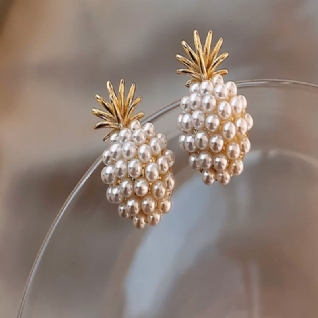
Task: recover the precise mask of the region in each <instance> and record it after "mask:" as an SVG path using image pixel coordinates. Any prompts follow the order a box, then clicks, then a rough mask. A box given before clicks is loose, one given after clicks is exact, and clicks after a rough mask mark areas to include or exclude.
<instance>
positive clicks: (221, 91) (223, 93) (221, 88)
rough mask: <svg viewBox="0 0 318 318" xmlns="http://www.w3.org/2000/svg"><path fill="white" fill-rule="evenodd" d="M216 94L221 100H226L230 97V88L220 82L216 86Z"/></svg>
mask: <svg viewBox="0 0 318 318" xmlns="http://www.w3.org/2000/svg"><path fill="white" fill-rule="evenodd" d="M214 96H215V97H216V98H217V99H219V100H225V99H227V97H228V90H227V88H226V86H225V85H224V84H218V85H216V86H215V88H214Z"/></svg>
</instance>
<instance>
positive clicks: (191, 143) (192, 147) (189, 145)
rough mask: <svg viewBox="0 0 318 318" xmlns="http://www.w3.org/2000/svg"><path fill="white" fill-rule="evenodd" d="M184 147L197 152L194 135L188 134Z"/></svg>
mask: <svg viewBox="0 0 318 318" xmlns="http://www.w3.org/2000/svg"><path fill="white" fill-rule="evenodd" d="M184 147H185V149H186V150H187V151H188V152H195V151H196V150H197V147H196V145H195V141H194V136H192V135H187V136H186V138H185V142H184Z"/></svg>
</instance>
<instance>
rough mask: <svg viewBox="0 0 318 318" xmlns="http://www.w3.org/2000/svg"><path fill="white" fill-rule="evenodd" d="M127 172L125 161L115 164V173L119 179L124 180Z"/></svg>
mask: <svg viewBox="0 0 318 318" xmlns="http://www.w3.org/2000/svg"><path fill="white" fill-rule="evenodd" d="M127 170H128V168H127V163H126V161H125V160H122V159H120V160H118V161H117V162H116V163H115V169H114V173H115V175H116V176H117V177H118V178H120V179H122V178H123V177H125V176H126V175H127Z"/></svg>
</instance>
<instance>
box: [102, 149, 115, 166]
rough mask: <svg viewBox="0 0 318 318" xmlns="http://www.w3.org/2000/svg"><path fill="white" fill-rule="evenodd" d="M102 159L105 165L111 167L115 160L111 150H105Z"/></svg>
mask: <svg viewBox="0 0 318 318" xmlns="http://www.w3.org/2000/svg"><path fill="white" fill-rule="evenodd" d="M102 158H103V162H104V164H105V165H109V164H111V163H112V161H113V158H112V156H111V154H110V150H109V149H106V150H104V152H103V156H102Z"/></svg>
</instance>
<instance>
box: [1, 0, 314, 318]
mask: <svg viewBox="0 0 318 318" xmlns="http://www.w3.org/2000/svg"><path fill="white" fill-rule="evenodd" d="M317 13H318V2H317V1H314V0H307V1H296V0H289V1H288V0H276V1H274V0H267V1H261V0H259V1H252V0H232V1H230V0H223V1H220V0H210V1H207V0H204V1H198V0H193V1H190V0H182V1H181V0H180V1H169V0H162V1H152V0H134V1H132V0H117V1H114V0H113V1H110V0H108V1H106V0H104V1H102V0H67V1H66V0H51V1H48V0H47V1H40V0H16V1H9V0H4V1H3V0H2V1H0V28H1V29H0V32H1V35H0V105H1V109H0V118H1V119H0V120H1V125H0V165H1V170H0V196H1V197H0V198H1V199H0V317H15V316H16V313H17V310H18V305H19V301H20V298H21V295H22V291H23V286H24V284H25V281H26V279H27V276H28V273H29V271H30V269H31V266H32V263H33V260H34V258H35V256H36V253H37V251H38V249H39V247H40V244H41V242H42V240H43V238H44V236H45V233H46V232H47V230H48V228H49V226H50V224H51V222H52V221H53V219H54V217H55V215H56V214H57V212H58V210H59V208H60V207H61V205H62V204H63V202H64V200H65V199H66V197H67V195H68V194H69V192H70V191H71V190H72V188H73V187H74V186H75V184H76V182H77V181H78V179H79V178H80V177H81V176H82V175H83V173H84V172H85V170H86V169H88V167H89V166H90V165H91V163H92V162H93V160H94V159H95V158H96V157H97V156H98V155H99V153H100V152H101V151H102V149H103V144H102V141H101V140H102V135H103V133H102V132H101V131H99V132H94V131H93V129H92V126H93V124H94V123H95V121H96V120H95V118H93V116H92V115H91V113H90V109H91V108H92V107H94V106H96V105H97V104H95V101H94V94H95V93H97V92H98V93H100V94H101V95H106V91H105V85H104V84H105V81H106V80H108V79H109V80H112V81H113V83H114V85H115V86H117V85H118V82H119V79H120V78H122V77H123V78H125V79H126V82H127V83H129V84H130V83H131V82H132V81H134V82H136V83H137V93H139V94H140V95H142V96H143V97H144V100H143V103H142V105H141V109H143V110H144V111H146V113H147V114H150V113H152V112H154V111H155V110H157V109H159V108H161V107H162V106H164V105H165V104H168V103H169V102H171V101H173V100H175V99H177V98H180V97H181V96H182V95H183V94H184V92H185V89H184V87H183V80H184V79H183V78H178V76H177V75H176V74H175V69H176V68H177V67H178V63H177V61H176V60H175V58H174V56H175V53H177V52H179V53H181V52H182V50H181V46H180V41H181V40H182V39H186V40H188V41H190V42H191V41H192V31H193V29H194V28H197V29H198V30H199V31H200V32H201V33H202V34H205V33H206V32H207V31H208V30H209V29H212V30H214V33H215V37H219V36H222V37H223V38H224V40H225V43H224V50H228V51H229V53H230V57H229V59H228V61H227V62H226V67H227V68H229V69H230V75H229V77H231V78H233V79H234V80H238V79H251V78H289V79H296V80H301V81H307V82H313V83H317V80H318V63H317V57H318V20H317ZM229 77H228V78H229Z"/></svg>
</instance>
